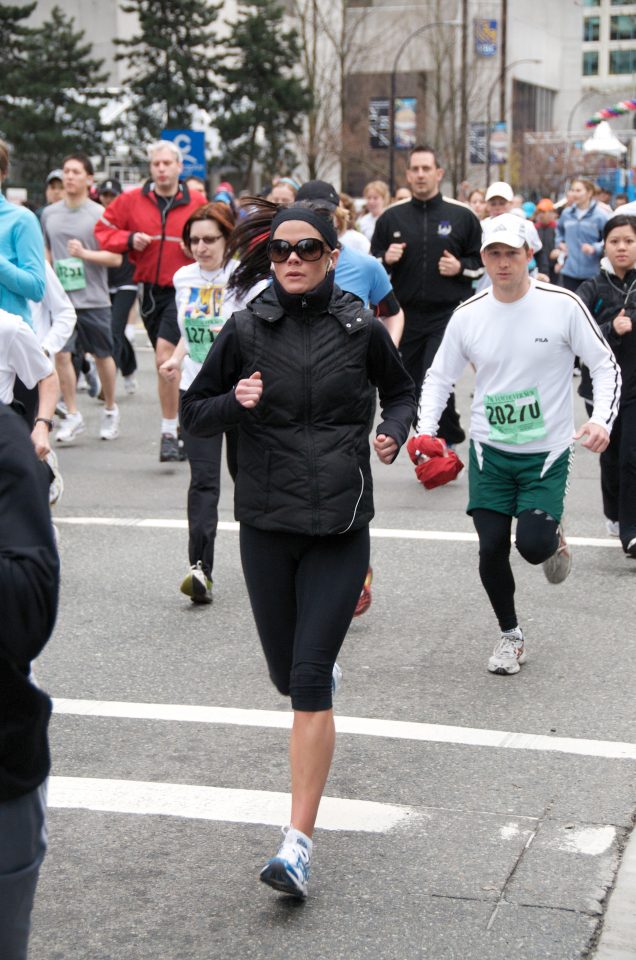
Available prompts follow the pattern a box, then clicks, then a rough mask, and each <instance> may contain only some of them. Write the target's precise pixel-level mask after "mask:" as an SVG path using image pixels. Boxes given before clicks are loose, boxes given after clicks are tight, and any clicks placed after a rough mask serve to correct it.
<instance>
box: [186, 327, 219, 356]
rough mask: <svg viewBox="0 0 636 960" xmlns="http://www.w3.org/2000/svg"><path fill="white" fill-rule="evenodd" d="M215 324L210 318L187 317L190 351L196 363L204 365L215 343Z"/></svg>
mask: <svg viewBox="0 0 636 960" xmlns="http://www.w3.org/2000/svg"><path fill="white" fill-rule="evenodd" d="M213 327H214V323H213V322H211V321H210V318H209V317H201V316H198V317H192V316H190V317H186V318H185V333H186V340H187V341H188V351H189V353H190V356H191V358H192V359H193V360H194V362H195V363H203V361H204V360H205V358H206V357H207V355H208V353H209V352H210V347H211V346H212V344H213V343H214V329H213Z"/></svg>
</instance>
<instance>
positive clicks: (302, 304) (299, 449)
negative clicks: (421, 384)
mask: <svg viewBox="0 0 636 960" xmlns="http://www.w3.org/2000/svg"><path fill="white" fill-rule="evenodd" d="M332 283H333V281H331V280H329V281H326V282H325V283H323V284H321V287H318V288H317V290H316V291H314V292H312V293H313V295H312V294H309V295H307V296H306V297H305V298H304V299H302V298H300V297H297V298H289V297H287V298H285V299H286V300H289V304H293V311H290V305H289V304H286V306H287V309H285V308H284V307H283V306H282V305H281V302H280V300H279V299H278V297H277V295H276V290H275V288H274V287H269V288H268V289H267V290H265V291H264V292H263V293H262V294H261V295H260V296H258V297H257V298H256V299H255V300H253V301H252V302H251V303H250V304H248V306H247V308H246V309H245V310H242V311H241V312H240V313H237V314H236V315H235V320H236V325H237V330H238V335H239V341H240V349H241V357H242V360H243V372H242V376H243V377H247V376H249V375H250V374H251V373H253V372H254V371H256V370H260V372H261V374H262V378H263V396H262V399H261V401H260V403H259V404H258V406H256V407H255V408H254V411H253V415H252V416H250V417H245V418H244V419H243V420H242V421H241V424H240V428H239V448H238V463H239V470H238V476H237V479H236V490H235V512H236V518H237V519H238V520H240V521H242V522H244V523H247V524H250V525H251V526H254V527H258V528H259V529H262V530H274V531H281V532H282V531H285V532H290V533H303V534H310V535H312V536H327V535H330V534H339V533H346V532H348V531H351V530H357V529H359V528H360V527H362V526H364V525H365V524H367V523H368V522H369V521H370V520H371V518H372V517H373V487H372V480H371V469H370V464H369V455H370V454H369V438H368V434H369V413H370V405H369V384H368V377H367V369H366V357H367V348H368V343H369V336H370V330H371V322H372V314H371V313H370V311H368V310H366V309H364V308H363V306H362V303H361V301H360V300H358V299H357V298H356V297H354V296H353V295H352V294H350V293H344V292H343V291H342V290H340V288H339V287H337V286H333V287H332ZM321 288H322V289H321ZM329 293H331V296H329ZM281 299H283V297H282V296H281Z"/></svg>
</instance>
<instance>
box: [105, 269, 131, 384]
mask: <svg viewBox="0 0 636 960" xmlns="http://www.w3.org/2000/svg"><path fill="white" fill-rule="evenodd" d="M136 299H137V288H136V287H135V289H134V290H126V289H121V290H115V292H114V293H111V295H110V322H111V327H112V331H113V357H114V359H115V363H116V364H117V368H118V370H120V371H121V375H122V377H130V376H132V374H133V373H134V372H135V370H136V369H137V358H136V356H135V350H134V348H133V345H132V343H131V342H130V340H129V339H128V337H127V336H126V325H127V323H128V317H129V315H130V310H131V307H132V306H133V304H134V302H135V300H136Z"/></svg>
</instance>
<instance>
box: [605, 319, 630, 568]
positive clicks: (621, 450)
mask: <svg viewBox="0 0 636 960" xmlns="http://www.w3.org/2000/svg"><path fill="white" fill-rule="evenodd" d="M632 336H633V334H632ZM600 459H601V491H602V493H603V512H604V513H605V516H606V517H607V518H608V520H618V525H619V527H620V537H621V543H622V544H623V549H624V550H626V549H627V545H628V543H630V541H632V540H633V539H634V537H636V401H634V400H633V401H632V402H631V403H626V404H625V405H624V406H621V409H620V411H619V413H618V416H617V418H616V420H615V421H614V426H613V427H612V432H611V434H610V442H609V446H608V447H607V449H606V450H604V451H603V453H602V454H601V458H600Z"/></svg>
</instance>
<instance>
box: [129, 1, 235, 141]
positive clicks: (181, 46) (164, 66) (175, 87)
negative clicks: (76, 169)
mask: <svg viewBox="0 0 636 960" xmlns="http://www.w3.org/2000/svg"><path fill="white" fill-rule="evenodd" d="M219 6H220V4H218V5H215V4H212V3H208V2H207V0H126V2H124V3H122V5H121V8H122V10H123V11H124V12H125V13H134V14H136V16H137V18H138V20H139V33H138V34H137V35H136V36H134V37H131V39H129V40H116V41H115V43H116V44H117V46H118V47H119V48H120V50H121V52H120V53H118V54H117V56H116V59H117V60H126V61H127V65H128V68H129V80H128V82H127V89H128V90H129V91H130V92H131V93H132V94H133V96H134V99H135V102H134V104H133V106H132V108H131V111H130V114H131V117H132V120H133V123H134V126H135V128H136V131H137V137H138V139H139V141H140V142H141V143H145V142H147V141H148V140H156V139H157V138H158V136H159V133H160V131H161V129H162V128H163V127H169V128H170V127H172V128H177V129H179V128H186V127H190V126H191V125H192V113H193V110H194V109H195V108H197V107H198V108H200V109H206V108H208V107H209V106H210V98H211V96H212V93H213V83H212V80H211V72H212V70H213V67H214V64H215V56H214V43H215V38H214V34H213V33H212V32H211V30H210V27H211V25H212V24H213V23H214V21H215V20H216V18H217V15H218V11H219Z"/></svg>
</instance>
